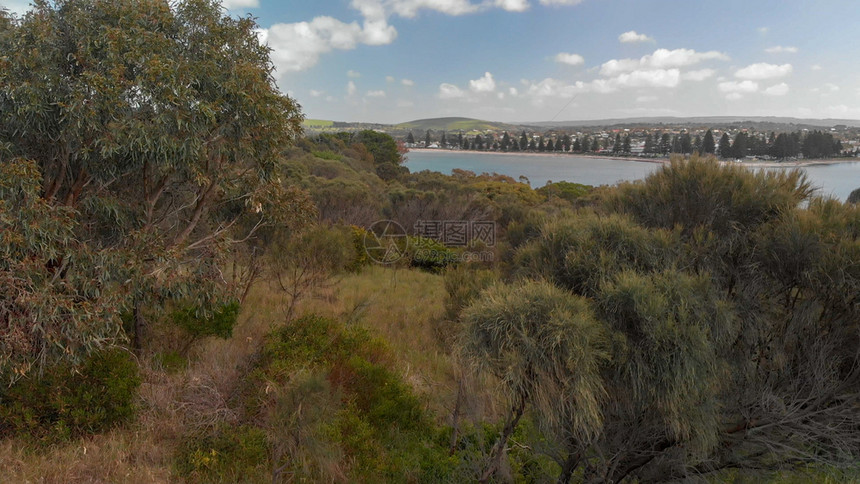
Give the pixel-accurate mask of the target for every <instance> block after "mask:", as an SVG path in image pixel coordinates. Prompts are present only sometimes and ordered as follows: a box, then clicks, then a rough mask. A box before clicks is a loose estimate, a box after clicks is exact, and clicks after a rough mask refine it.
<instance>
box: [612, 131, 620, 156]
mask: <svg viewBox="0 0 860 484" xmlns="http://www.w3.org/2000/svg"><path fill="white" fill-rule="evenodd" d="M620 151H621V133H616V134H615V143H613V145H612V152H613V153H619V152H620Z"/></svg>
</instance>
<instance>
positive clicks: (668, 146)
mask: <svg viewBox="0 0 860 484" xmlns="http://www.w3.org/2000/svg"><path fill="white" fill-rule="evenodd" d="M671 151H672V138H671V137H670V136H669V133H663V136H661V137H660V154H662V155H668V154H669V153H670V152H671Z"/></svg>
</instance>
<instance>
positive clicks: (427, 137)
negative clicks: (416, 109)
mask: <svg viewBox="0 0 860 484" xmlns="http://www.w3.org/2000/svg"><path fill="white" fill-rule="evenodd" d="M432 142H433V140H432V139H431V138H430V130H429V129H428V130H427V134H426V135H424V147H425V148H429V147H430V144H431V143H432Z"/></svg>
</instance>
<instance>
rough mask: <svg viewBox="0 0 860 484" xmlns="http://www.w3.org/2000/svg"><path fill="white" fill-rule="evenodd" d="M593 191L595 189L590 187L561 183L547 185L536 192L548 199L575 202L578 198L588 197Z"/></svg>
mask: <svg viewBox="0 0 860 484" xmlns="http://www.w3.org/2000/svg"><path fill="white" fill-rule="evenodd" d="M593 189H594V187H591V186H589V185H582V184H579V183H571V182H566V181H560V182H555V183H547V184H546V185H544V186H543V187H541V188H538V189H537V190H536V191H537V192H538V193H540V194H541V195H543V196H545V197H547V198H552V197H558V198H562V199H564V200H567V201H569V202H573V201H574V200H576V199H578V198H581V197H584V196H585V195H588V194H589V193H591V191H592V190H593Z"/></svg>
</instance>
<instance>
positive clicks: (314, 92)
mask: <svg viewBox="0 0 860 484" xmlns="http://www.w3.org/2000/svg"><path fill="white" fill-rule="evenodd" d="M323 94H325V91H316V90H313V89H311V97H320V96H322V95H323Z"/></svg>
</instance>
